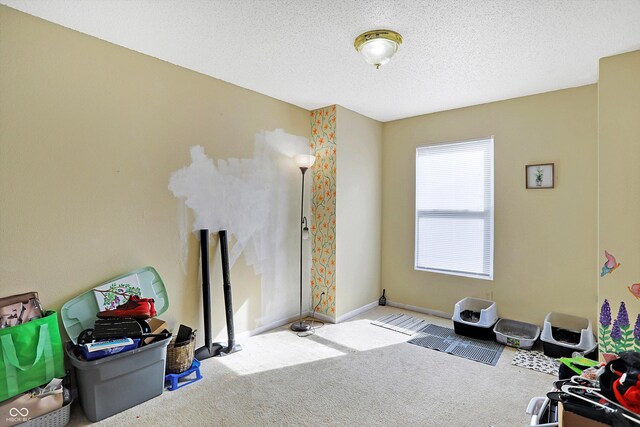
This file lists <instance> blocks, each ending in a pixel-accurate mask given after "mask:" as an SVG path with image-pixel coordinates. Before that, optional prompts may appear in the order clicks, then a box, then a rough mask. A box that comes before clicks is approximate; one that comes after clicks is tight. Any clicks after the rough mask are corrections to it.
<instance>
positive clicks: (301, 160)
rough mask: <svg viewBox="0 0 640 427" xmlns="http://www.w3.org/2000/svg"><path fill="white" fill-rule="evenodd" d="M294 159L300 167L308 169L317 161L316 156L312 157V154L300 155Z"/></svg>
mask: <svg viewBox="0 0 640 427" xmlns="http://www.w3.org/2000/svg"><path fill="white" fill-rule="evenodd" d="M294 159H295V161H296V164H297V165H298V167H300V168H307V169H308V168H310V167H311V166H313V162H315V161H316V156H312V155H311V154H298V155H296V156H295V157H294Z"/></svg>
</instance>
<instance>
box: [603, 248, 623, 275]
mask: <svg viewBox="0 0 640 427" xmlns="http://www.w3.org/2000/svg"><path fill="white" fill-rule="evenodd" d="M604 256H605V257H606V258H607V260H606V261H605V263H604V265H603V266H602V272H600V277H604V276H606V275H607V274H609V273H611V272H612V271H613V270H615V269H616V268H618V267H620V263H618V262H616V257H614V256H613V255H611V254H610V253H609V252H607V251H604Z"/></svg>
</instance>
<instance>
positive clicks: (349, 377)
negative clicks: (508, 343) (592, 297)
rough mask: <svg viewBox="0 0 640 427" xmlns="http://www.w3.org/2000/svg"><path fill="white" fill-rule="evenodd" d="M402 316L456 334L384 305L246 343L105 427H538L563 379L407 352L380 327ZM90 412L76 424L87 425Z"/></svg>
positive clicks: (507, 358) (503, 364) (419, 350)
mask: <svg viewBox="0 0 640 427" xmlns="http://www.w3.org/2000/svg"><path fill="white" fill-rule="evenodd" d="M394 312H399V313H406V314H410V315H412V316H415V317H420V318H424V319H427V320H428V322H429V323H433V324H436V325H441V326H446V327H452V324H451V322H450V321H449V320H446V319H441V318H437V317H431V316H427V315H422V314H419V313H414V312H408V311H404V310H400V309H396V308H393V307H377V308H375V309H372V310H370V311H368V312H366V313H364V314H362V315H360V316H358V317H357V318H354V319H352V320H349V321H347V322H343V323H341V324H338V325H325V326H324V327H322V328H320V329H318V330H317V331H316V334H315V335H313V336H310V337H306V338H300V337H298V336H296V335H295V334H294V333H292V332H290V331H289V330H288V329H287V326H283V327H282V328H279V329H276V330H273V331H270V332H268V333H264V334H261V335H257V336H254V337H251V338H248V339H246V340H244V341H243V342H241V343H240V344H242V346H243V348H244V349H243V351H241V352H239V353H236V354H232V355H230V356H228V357H226V358H216V359H209V360H206V361H204V362H203V363H202V374H203V376H204V379H202V380H201V381H198V382H196V383H193V384H191V385H188V386H186V387H184V388H181V389H179V390H177V391H173V392H169V391H165V392H164V393H163V394H162V395H161V396H159V397H157V398H155V399H152V400H150V401H148V402H145V403H143V404H141V405H139V406H137V407H134V408H132V409H129V410H127V411H124V412H122V413H120V414H117V415H114V416H113V417H110V418H108V419H106V420H103V421H102V422H100V423H98V425H105V426H123V425H154V426H183V425H184V426H186V425H193V426H243V427H244V426H389V425H393V426H496V427H498V426H505V427H516V426H525V425H529V417H528V416H527V415H526V414H525V409H526V407H527V403H528V402H529V399H530V398H531V397H533V396H541V395H544V394H545V393H546V392H547V391H548V390H549V389H550V387H551V383H552V381H553V377H551V376H550V375H547V374H543V373H540V372H535V371H532V370H529V369H524V368H519V367H516V366H513V365H511V359H512V358H513V355H514V354H515V350H513V349H511V348H509V347H506V348H505V350H504V352H503V353H502V356H501V358H500V360H499V361H498V364H497V366H489V365H485V364H482V363H478V362H473V361H471V360H467V359H463V358H460V357H456V356H452V355H448V354H445V353H440V352H437V351H434V350H430V349H426V348H423V347H419V346H415V345H411V344H407V343H406V342H405V341H407V340H408V339H409V338H410V337H409V336H407V335H404V334H400V333H398V332H394V331H390V330H388V329H384V328H379V327H376V326H373V325H371V323H370V322H371V321H372V320H375V319H378V318H380V317H381V316H384V315H386V314H390V313H394ZM87 424H89V423H88V421H87V419H86V418H85V417H84V415H83V414H82V411H81V409H80V407H78V406H76V407H74V409H73V412H72V421H71V423H70V425H76V426H78V425H87Z"/></svg>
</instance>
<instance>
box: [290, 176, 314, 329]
mask: <svg viewBox="0 0 640 427" xmlns="http://www.w3.org/2000/svg"><path fill="white" fill-rule="evenodd" d="M307 169H309V168H308V167H305V166H300V172H302V195H301V197H300V224H299V227H300V319H299V320H298V322H295V323H293V324H292V325H291V330H292V331H295V332H305V331H309V330H311V325H310V324H308V323H306V322H303V321H302V235H303V232H304V230H303V225H304V224H305V222H306V218H305V217H304V174H305V172H306V171H307Z"/></svg>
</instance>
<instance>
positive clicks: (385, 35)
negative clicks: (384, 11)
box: [353, 30, 402, 68]
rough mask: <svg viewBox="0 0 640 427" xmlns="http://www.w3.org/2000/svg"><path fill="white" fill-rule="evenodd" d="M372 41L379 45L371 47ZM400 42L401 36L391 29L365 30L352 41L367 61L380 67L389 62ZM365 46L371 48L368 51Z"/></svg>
mask: <svg viewBox="0 0 640 427" xmlns="http://www.w3.org/2000/svg"><path fill="white" fill-rule="evenodd" d="M374 43H375V44H378V45H380V46H379V47H377V48H376V47H373V45H374ZM401 44H402V36H401V35H400V34H398V33H396V32H395V31H391V30H372V31H367V32H365V33H362V34H360V35H359V36H358V37H356V40H355V41H354V42H353V46H354V47H355V48H356V50H357V51H358V52H359V53H361V54H362V55H363V56H364V57H365V60H366V61H367V62H368V63H370V64H371V65H374V66H375V67H376V68H380V66H381V65H384V64H386V63H387V62H389V60H390V59H391V57H392V56H393V55H394V54H395V53H396V51H397V50H398V46H400V45H401ZM367 47H369V48H373V50H372V51H371V52H369V51H368V50H369V49H367Z"/></svg>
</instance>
